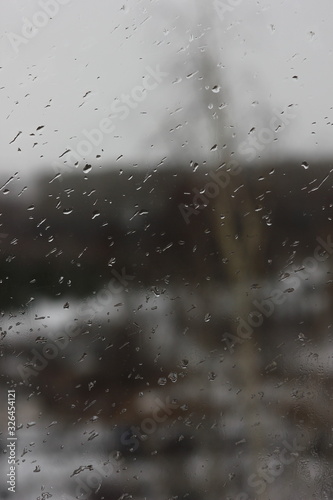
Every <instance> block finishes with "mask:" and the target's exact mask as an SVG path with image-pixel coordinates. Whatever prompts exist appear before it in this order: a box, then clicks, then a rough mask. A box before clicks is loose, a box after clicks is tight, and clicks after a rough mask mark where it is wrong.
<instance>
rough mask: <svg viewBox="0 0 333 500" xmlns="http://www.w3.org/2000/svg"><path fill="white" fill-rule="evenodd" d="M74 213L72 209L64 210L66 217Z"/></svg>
mask: <svg viewBox="0 0 333 500" xmlns="http://www.w3.org/2000/svg"><path fill="white" fill-rule="evenodd" d="M72 212H73V209H72V208H64V210H63V214H64V215H69V214H71V213H72Z"/></svg>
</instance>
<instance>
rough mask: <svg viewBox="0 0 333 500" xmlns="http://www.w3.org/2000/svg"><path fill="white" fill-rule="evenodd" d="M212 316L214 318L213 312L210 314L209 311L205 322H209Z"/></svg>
mask: <svg viewBox="0 0 333 500" xmlns="http://www.w3.org/2000/svg"><path fill="white" fill-rule="evenodd" d="M211 318H212V315H211V314H209V313H207V314H206V315H205V323H208V321H210V320H211Z"/></svg>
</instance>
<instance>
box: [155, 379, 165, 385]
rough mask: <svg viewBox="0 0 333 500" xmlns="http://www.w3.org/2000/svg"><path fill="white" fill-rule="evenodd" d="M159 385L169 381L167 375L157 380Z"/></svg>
mask: <svg viewBox="0 0 333 500" xmlns="http://www.w3.org/2000/svg"><path fill="white" fill-rule="evenodd" d="M157 383H158V385H165V384H166V383H167V379H166V378H165V377H161V378H159V379H158V381H157Z"/></svg>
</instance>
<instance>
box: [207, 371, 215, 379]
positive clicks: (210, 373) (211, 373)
mask: <svg viewBox="0 0 333 500" xmlns="http://www.w3.org/2000/svg"><path fill="white" fill-rule="evenodd" d="M216 377H217V375H216V373H214V372H209V373H208V380H210V381H212V380H215V379H216Z"/></svg>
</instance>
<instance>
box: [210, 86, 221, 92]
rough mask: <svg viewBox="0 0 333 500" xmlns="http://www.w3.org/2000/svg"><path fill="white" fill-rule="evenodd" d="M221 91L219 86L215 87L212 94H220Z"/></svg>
mask: <svg viewBox="0 0 333 500" xmlns="http://www.w3.org/2000/svg"><path fill="white" fill-rule="evenodd" d="M220 90H221V87H220V86H219V85H214V87H213V88H212V92H214V93H215V94H218V93H219V92H220Z"/></svg>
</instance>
